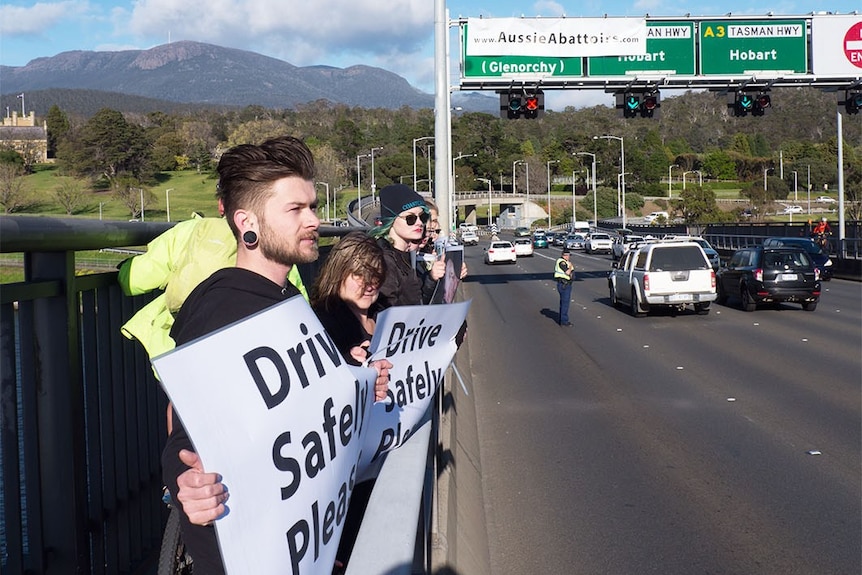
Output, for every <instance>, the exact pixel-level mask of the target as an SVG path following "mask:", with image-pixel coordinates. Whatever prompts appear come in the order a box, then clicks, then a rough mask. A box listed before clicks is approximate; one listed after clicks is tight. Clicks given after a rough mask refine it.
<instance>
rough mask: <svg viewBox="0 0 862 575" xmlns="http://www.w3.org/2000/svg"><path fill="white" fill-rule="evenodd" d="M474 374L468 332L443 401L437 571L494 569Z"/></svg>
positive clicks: (477, 573) (475, 573)
mask: <svg viewBox="0 0 862 575" xmlns="http://www.w3.org/2000/svg"><path fill="white" fill-rule="evenodd" d="M471 374H472V369H471V365H470V337H469V335H468V337H467V338H466V340H465V341H464V343H463V344H462V345H461V348H460V349H459V350H458V354H457V355H456V356H455V369H452V368H450V369H449V373H448V374H447V376H446V379H445V387H444V390H443V397H442V400H441V402H440V405H441V407H440V410H441V414H440V427H439V440H438V445H437V470H438V471H437V494H436V497H435V502H436V508H435V514H434V518H435V519H434V524H433V525H432V540H431V546H432V548H431V560H432V568H433V569H432V572H433V573H441V574H442V573H455V574H462V575H466V574H468V573H469V574H470V575H490V573H491V566H490V562H491V555H490V552H489V550H488V533H487V530H486V528H485V505H484V497H483V495H482V462H481V460H480V457H479V432H478V428H477V424H476V406H475V403H474V402H475V393H473V390H474V387H473V378H472V375H471ZM462 385H463V387H462ZM465 390H466V393H465Z"/></svg>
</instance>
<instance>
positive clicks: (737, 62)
mask: <svg viewBox="0 0 862 575" xmlns="http://www.w3.org/2000/svg"><path fill="white" fill-rule="evenodd" d="M699 26H700V28H699V29H700V73H701V74H703V75H724V76H726V75H729V74H730V75H747V74H752V73H757V72H771V73H774V72H781V73H786V74H805V73H806V72H808V39H807V37H806V35H807V32H806V22H805V20H777V19H769V20H709V21H703V22H700V23H699Z"/></svg>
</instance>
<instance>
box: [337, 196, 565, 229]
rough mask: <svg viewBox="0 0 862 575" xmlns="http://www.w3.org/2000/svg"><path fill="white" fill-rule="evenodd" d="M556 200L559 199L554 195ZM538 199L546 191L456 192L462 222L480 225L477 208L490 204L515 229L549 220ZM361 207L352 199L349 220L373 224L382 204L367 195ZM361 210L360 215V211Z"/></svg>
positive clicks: (503, 225) (505, 224) (501, 220)
mask: <svg viewBox="0 0 862 575" xmlns="http://www.w3.org/2000/svg"><path fill="white" fill-rule="evenodd" d="M555 199H559V198H558V197H555ZM537 200H538V201H542V200H544V201H545V202H547V194H529V195H528V194H526V193H521V192H517V193H514V194H513V193H512V192H500V191H493V190H492V191H491V192H490V193H489V192H472V191H470V192H457V193H456V194H455V207H456V208H459V209H463V210H464V219H463V220H462V221H464V222H467V223H469V224H477V223H478V222H477V216H478V208H480V207H482V208H487V207H488V206H489V205H490V206H491V207H492V209H493V210H494V211H495V212H497V213H499V214H500V216H499V217H498V218H497V223H498V225H499V226H500V227H501V228H512V229H514V228H516V227H518V226H529V225H530V223H532V222H533V221H535V220H541V219H547V218H548V212H547V211H546V210H545V209H544V208H543V207H542V206H540V205H539V204H538V203H537ZM361 205H362V209H361V210H359V208H358V206H359V201H358V200H353V201H352V202H351V203H350V207H349V208H348V213H349V214H350V216H349V218H348V219H349V220H350V221H351V223H353V225H372V224H373V222H374V217H375V216H377V215H379V213H380V207H379V204H378V202H377V199H376V198H375V201H374V202H373V203H372V200H371V197H370V196H366V197H364V198H362V200H361ZM360 213H361V218H360V217H359V214H360Z"/></svg>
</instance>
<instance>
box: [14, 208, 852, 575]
mask: <svg viewBox="0 0 862 575" xmlns="http://www.w3.org/2000/svg"><path fill="white" fill-rule="evenodd" d="M525 196H526V195H525ZM466 200H467V201H476V202H477V205H478V200H479V199H478V198H475V199H473V198H466ZM493 200H494V198H493V197H492V201H493ZM523 200H524V201H525V200H526V197H524V198H523ZM369 207H370V206H369ZM357 223H358V222H357ZM170 225H172V224H153V223H129V222H102V221H96V220H81V219H60V218H29V217H19V216H0V237H2V240H3V241H2V243H0V251H2V252H3V253H21V254H23V266H24V271H25V278H26V279H25V281H23V282H19V283H14V284H4V285H3V286H2V290H0V410H2V414H3V417H2V422H3V424H2V428H0V455H2V467H0V481H2V484H0V487H2V492H0V495H2V500H0V501H2V507H0V513H2V515H0V527H2V535H3V537H2V541H3V550H2V553H0V561H2V567H3V572H4V573H7V572H8V573H27V572H31V573H45V574H48V575H51V574H55V573H56V574H65V573H78V572H81V573H96V574H98V573H120V572H122V573H133V574H140V575H150V574H154V573H156V563H157V561H158V557H159V550H160V542H161V537H162V532H163V528H164V525H165V522H166V520H167V510H166V508H165V506H164V504H163V503H162V502H161V495H162V489H161V488H162V482H161V471H160V453H161V450H162V447H163V444H164V440H165V438H166V435H167V433H166V428H165V416H164V414H165V407H166V398H165V396H164V394H163V393H162V392H161V391H160V388H159V386H158V383H157V382H156V381H155V379H154V377H153V372H152V369H151V368H150V365H149V361H148V358H147V357H146V355H145V353H144V351H143V349H142V348H141V346H140V345H138V344H137V343H135V342H131V341H129V340H126V339H125V338H124V337H123V336H122V335H121V334H120V326H121V325H122V324H123V323H125V321H126V320H127V319H128V318H129V317H131V316H132V315H133V314H134V313H135V312H136V311H137V310H139V309H140V308H142V307H143V306H144V305H146V304H147V303H148V302H149V301H150V299H151V298H152V297H154V296H155V294H151V295H148V296H138V297H134V298H129V297H124V296H123V295H122V292H121V290H120V287H119V285H118V283H117V272H116V271H115V270H111V271H103V272H101V273H93V274H88V275H81V276H79V275H77V274H76V265H75V262H76V252H80V251H83V250H98V249H102V248H121V247H127V246H140V245H145V244H147V243H148V242H149V241H150V240H152V239H153V238H154V237H155V236H157V235H158V234H160V233H161V232H163V231H165V230H166V229H167V228H168V227H169V226H170ZM608 225H612V223H608ZM861 228H862V226H860V224H859V222H854V223H853V228H852V229H853V230H855V232H854V233H855V236H854V238H855V239H854V241H852V242H849V241H848V243H847V245H846V246H845V247H844V248H842V249H844V251H845V252H847V253H846V257H841V258H838V261H837V263H838V267H839V269H842V266H845V265H846V266H848V268H852V269H854V270H855V272H854V273H855V277H856V279H859V277H858V276H859V262H860V260H859V255H860V254H859V240H858V238H859V237H860V235H859V232H860V229H861ZM349 229H350V228H322V230H321V234H322V235H323V236H337V235H341V234H343V233H345V232H346V231H347V230H349ZM793 231H794V230H792V229H789V228H788V227H786V226H785V227H781V228H779V227H774V226H773V227H769V228H756V227H753V226H749V227H745V228H742V227H738V226H737V228H736V229H733V230H730V229H729V230H727V234H726V235H724V236H721V235H718V233H717V232H716V235H714V236H713V238H714V239H713V240H712V241H713V242H714V243H716V244H718V243H719V242H718V239H717V238H720V237H725V238H727V241H728V243H731V244H732V243H733V242H756V241H757V238H760V239H762V237H763V235H762V234H766V235H793ZM731 232H732V233H731ZM746 245H747V244H746ZM850 252H853V253H850ZM322 257H325V253H323V254H322ZM319 265H320V262H319V261H318V262H316V263H315V264H309V265H307V266H303V267H301V273H302V275H303V278H304V279H305V280H306V281H307V282H308V283H311V281H312V279H313V277H314V275H315V274H316V272H317V267H318V266H319ZM854 266H855V267H854ZM850 277H853V276H850ZM469 352H470V350H469V341H467V342H465V344H464V346H462V348H461V349H460V350H459V352H458V354H457V355H456V362H455V365H456V366H458V367H460V369H459V370H456V369H452V370H450V371H449V372H447V374H446V377H445V380H444V383H443V387H442V388H441V391H440V393H438V404H437V406H436V407H435V408H434V409H432V410H429V413H428V414H427V419H426V422H425V424H423V425H422V426H421V428H420V429H419V430H417V431H416V432H415V433H414V435H413V436H412V438H411V439H410V440H409V441H407V442H406V444H405V445H404V447H402V448H401V449H399V450H397V451H395V452H393V453H392V454H391V455H390V456H389V457H388V458H387V460H386V463H385V465H384V467H383V469H382V471H381V474H380V476H379V478H378V481H377V483H376V485H375V489H374V492H373V493H372V496H371V499H370V501H369V506H368V510H367V511H366V514H365V517H364V519H363V522H362V527H361V529H360V532H359V537H358V539H357V544H356V549H357V553H356V554H355V556H354V557H352V559H351V562H350V564H349V565H348V571H347V573H348V575H351V574H354V573H389V574H392V575H396V574H401V573H404V574H405V575H407V574H409V573H430V572H433V571H435V570H437V568H438V567H440V566H451V567H453V568H457V571H458V572H462V573H471V574H478V575H484V574H485V573H488V564H487V561H483V559H482V557H483V556H484V552H483V551H482V550H481V539H482V536H483V530H484V515H483V513H484V510H483V508H482V492H481V473H480V470H479V469H478V468H477V467H476V466H475V465H472V464H471V462H477V461H478V459H479V458H478V439H477V437H476V429H475V410H474V406H473V403H472V402H473V401H474V400H473V398H472V397H470V396H469V395H467V394H466V393H465V392H464V391H463V390H464V388H463V387H462V386H461V385H460V384H459V383H456V382H457V380H458V378H459V377H460V375H459V374H458V373H459V372H460V373H461V374H463V375H464V376H465V377H468V378H469V377H470V372H469V368H468V367H466V366H468V365H469ZM471 422H472V423H473V425H472V426H471ZM459 423H460V425H459ZM455 461H458V462H463V465H458V466H455V465H454V462H455ZM456 487H457V488H456ZM486 544H487V542H486Z"/></svg>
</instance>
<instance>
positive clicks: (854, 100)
mask: <svg viewBox="0 0 862 575" xmlns="http://www.w3.org/2000/svg"><path fill="white" fill-rule="evenodd" d="M840 103H841V102H839V104H840ZM844 109H845V110H847V113H848V114H858V113H859V110H862V88H859V89H854V90H847V91H845V92H844Z"/></svg>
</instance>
